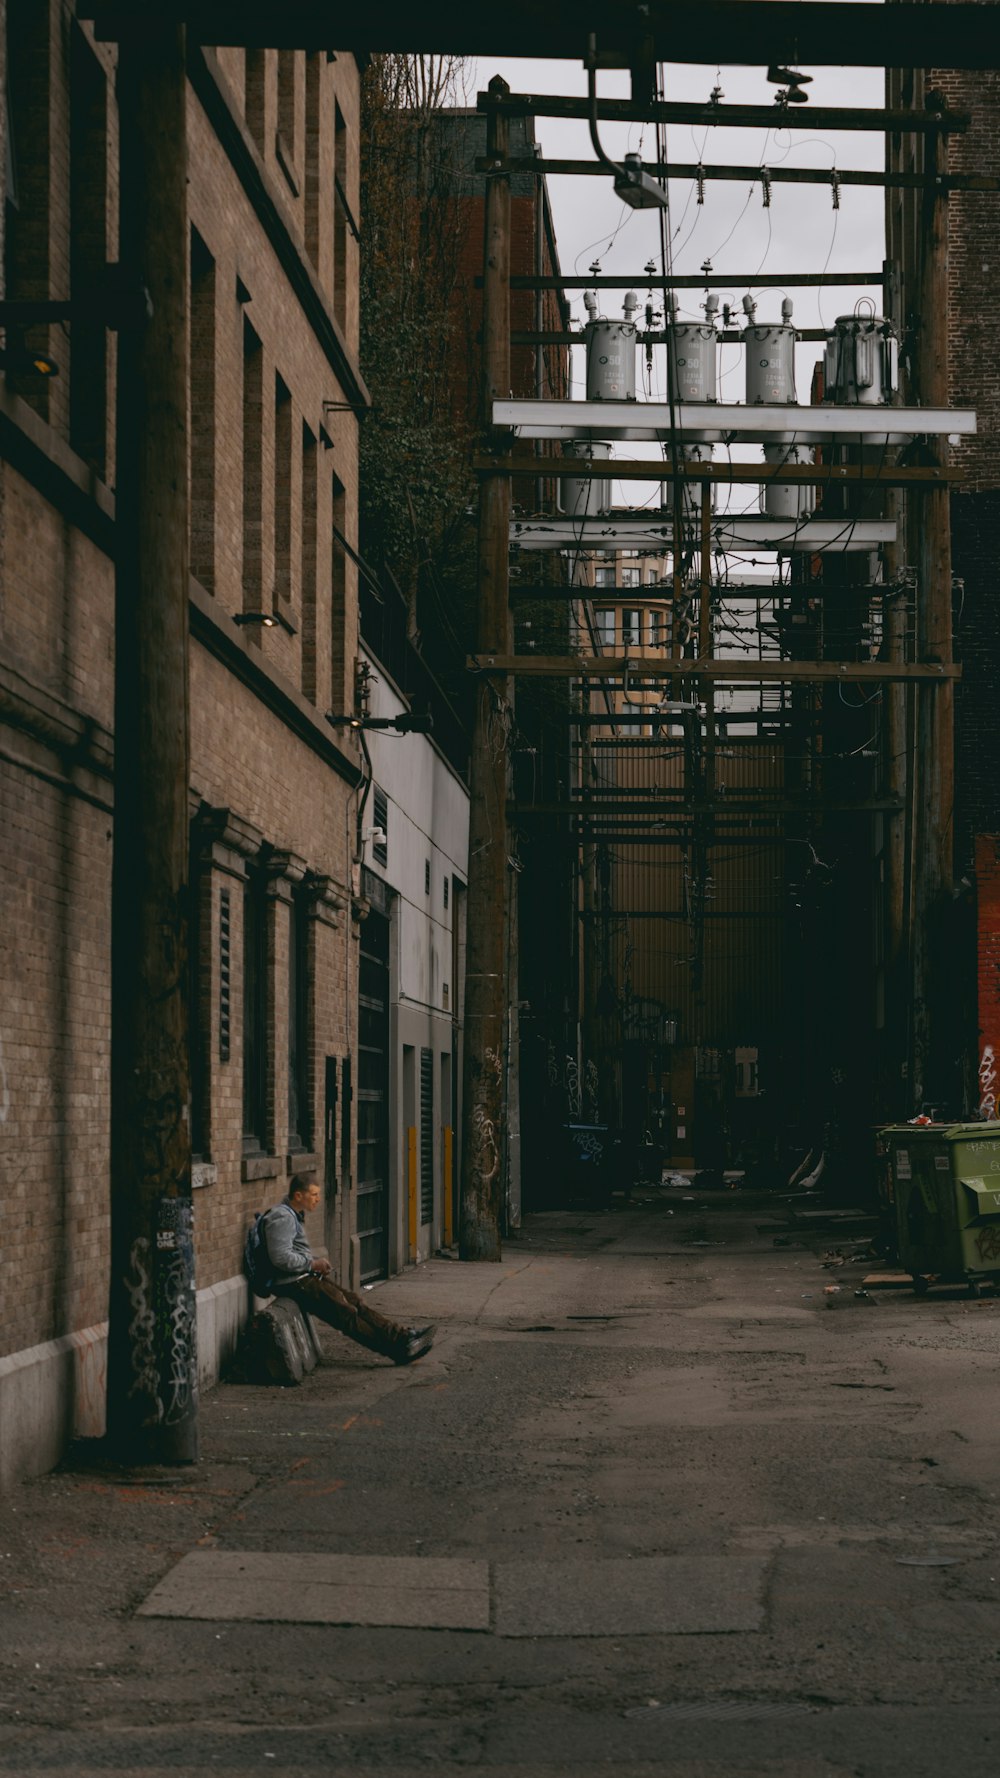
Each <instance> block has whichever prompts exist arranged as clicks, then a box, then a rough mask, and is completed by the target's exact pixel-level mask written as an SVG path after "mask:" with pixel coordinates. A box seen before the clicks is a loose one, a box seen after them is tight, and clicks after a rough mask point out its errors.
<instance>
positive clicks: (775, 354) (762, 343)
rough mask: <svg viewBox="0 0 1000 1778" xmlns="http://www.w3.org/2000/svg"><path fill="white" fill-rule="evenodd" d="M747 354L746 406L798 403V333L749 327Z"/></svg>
mask: <svg viewBox="0 0 1000 1778" xmlns="http://www.w3.org/2000/svg"><path fill="white" fill-rule="evenodd" d="M743 345H744V349H745V352H746V378H747V406H748V407H759V406H760V405H761V404H762V403H768V402H776V403H778V404H779V405H782V406H784V405H788V404H790V403H792V402H794V400H795V329H794V327H786V326H783V325H780V324H777V323H776V324H775V325H774V326H773V327H747V328H745V329H744V332H743Z"/></svg>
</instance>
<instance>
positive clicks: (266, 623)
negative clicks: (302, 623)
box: [233, 611, 295, 636]
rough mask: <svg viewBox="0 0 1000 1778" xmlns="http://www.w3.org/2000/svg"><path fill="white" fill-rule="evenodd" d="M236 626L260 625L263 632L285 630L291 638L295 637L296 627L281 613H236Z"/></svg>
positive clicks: (234, 615)
mask: <svg viewBox="0 0 1000 1778" xmlns="http://www.w3.org/2000/svg"><path fill="white" fill-rule="evenodd" d="M233 622H234V624H240V625H243V624H259V625H260V627H261V629H262V630H284V631H286V633H287V634H288V635H289V636H294V635H295V625H294V624H293V623H290V622H289V620H288V618H287V617H283V616H282V614H281V612H280V611H234V612H233Z"/></svg>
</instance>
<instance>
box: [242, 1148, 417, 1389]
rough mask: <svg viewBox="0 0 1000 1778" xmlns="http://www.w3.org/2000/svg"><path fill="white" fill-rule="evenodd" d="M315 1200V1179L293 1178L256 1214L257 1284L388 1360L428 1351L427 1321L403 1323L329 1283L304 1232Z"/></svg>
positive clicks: (404, 1360) (408, 1359) (407, 1359)
mask: <svg viewBox="0 0 1000 1778" xmlns="http://www.w3.org/2000/svg"><path fill="white" fill-rule="evenodd" d="M319 1199H320V1190H319V1186H318V1185H317V1184H316V1182H315V1180H312V1179H308V1178H303V1179H296V1180H293V1182H292V1185H291V1187H290V1188H289V1192H288V1196H287V1197H286V1198H283V1199H282V1201H281V1203H280V1204H275V1205H274V1206H273V1208H272V1209H270V1210H268V1211H267V1212H266V1214H265V1215H264V1216H263V1217H262V1218H261V1222H260V1226H261V1231H262V1234H263V1242H264V1247H265V1249H266V1252H267V1259H268V1268H269V1272H270V1275H269V1277H267V1278H266V1279H264V1280H262V1281H261V1282H262V1286H265V1285H266V1287H267V1288H268V1289H269V1290H271V1291H273V1293H274V1295H275V1296H290V1297H292V1298H293V1299H294V1301H295V1302H297V1303H298V1305H299V1307H300V1308H302V1309H304V1310H305V1311H306V1313H307V1314H309V1315H318V1316H319V1318H320V1320H321V1321H326V1322H328V1323H329V1325H330V1326H331V1327H335V1328H337V1330H338V1331H339V1332H340V1333H343V1334H347V1336H348V1338H349V1339H352V1340H357V1342H358V1344H359V1346H367V1347H368V1348H369V1350H370V1351H372V1352H380V1353H381V1354H382V1356H383V1357H384V1358H391V1359H392V1361H393V1363H394V1364H412V1363H413V1360H414V1359H415V1358H422V1357H423V1355H424V1353H425V1352H429V1351H430V1349H431V1344H432V1342H433V1339H434V1331H435V1330H434V1328H433V1326H428V1327H403V1326H402V1325H401V1324H400V1323H399V1322H398V1321H390V1320H389V1319H388V1317H387V1316H385V1315H380V1314H379V1312H378V1310H377V1309H373V1308H372V1307H371V1306H370V1304H368V1303H366V1302H365V1301H364V1300H363V1299H362V1298H361V1297H359V1296H355V1294H354V1292H353V1290H347V1289H346V1288H345V1287H344V1285H342V1284H335V1283H334V1280H333V1278H332V1277H331V1276H330V1270H331V1268H330V1261H329V1260H328V1259H316V1258H314V1257H313V1251H312V1248H311V1247H310V1245H309V1241H308V1238H307V1236H306V1231H305V1217H306V1211H307V1210H315V1208H316V1206H317V1204H318V1203H319Z"/></svg>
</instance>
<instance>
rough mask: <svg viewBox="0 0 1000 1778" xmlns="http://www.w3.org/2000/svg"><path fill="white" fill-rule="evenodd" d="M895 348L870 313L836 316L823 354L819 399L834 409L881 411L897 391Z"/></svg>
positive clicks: (883, 324) (888, 331)
mask: <svg viewBox="0 0 1000 1778" xmlns="http://www.w3.org/2000/svg"><path fill="white" fill-rule="evenodd" d="M898 361H899V346H898V342H897V340H896V336H895V334H894V332H893V329H892V322H891V321H886V320H884V319H883V317H882V316H881V315H876V314H875V312H874V310H871V311H869V312H865V313H858V314H855V315H838V316H837V319H836V321H835V322H834V324H833V328H832V330H831V332H830V333H829V334H828V335H827V342H826V350H825V351H824V354H823V397H824V400H825V401H829V402H833V403H835V404H836V405H837V406H844V407H852V406H862V407H884V406H888V405H890V404H891V403H892V400H893V398H894V396H895V394H896V390H897V387H898Z"/></svg>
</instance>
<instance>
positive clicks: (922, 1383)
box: [0, 1182, 1000, 1778]
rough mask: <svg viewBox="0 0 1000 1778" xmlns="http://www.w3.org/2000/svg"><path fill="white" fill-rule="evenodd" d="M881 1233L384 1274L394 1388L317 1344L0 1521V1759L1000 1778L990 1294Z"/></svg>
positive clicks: (360, 1770)
mask: <svg viewBox="0 0 1000 1778" xmlns="http://www.w3.org/2000/svg"><path fill="white" fill-rule="evenodd" d="M872 1232H873V1227H872V1223H871V1221H870V1220H869V1219H866V1218H865V1217H864V1216H862V1215H860V1214H856V1213H853V1212H852V1211H850V1209H849V1208H841V1209H839V1210H837V1209H834V1208H832V1207H831V1206H829V1205H824V1204H823V1203H822V1202H821V1201H819V1200H817V1199H815V1198H813V1197H811V1196H804V1197H803V1196H800V1197H791V1198H788V1197H765V1196H763V1195H756V1194H750V1193H747V1192H743V1191H739V1190H723V1191H718V1192H712V1193H707V1194H706V1193H699V1192H698V1191H696V1190H695V1188H694V1187H693V1186H692V1185H691V1184H690V1183H688V1182H677V1183H673V1184H668V1185H665V1186H662V1187H646V1188H643V1189H642V1190H641V1192H639V1193H637V1194H636V1195H635V1196H634V1197H633V1200H632V1202H631V1203H630V1204H629V1205H628V1206H623V1205H622V1204H621V1201H620V1200H616V1204H615V1207H614V1208H613V1209H612V1210H611V1211H610V1212H608V1213H603V1212H598V1211H592V1210H591V1209H590V1208H589V1207H587V1206H585V1205H582V1206H575V1207H570V1208H568V1209H566V1210H560V1211H550V1212H547V1213H545V1214H540V1215H537V1216H533V1217H530V1218H528V1219H527V1221H526V1223H525V1226H524V1228H523V1229H522V1230H521V1231H520V1232H519V1234H518V1236H517V1238H514V1239H511V1240H510V1241H509V1242H508V1243H507V1245H506V1248H505V1253H504V1259H503V1262H502V1264H498V1265H463V1264H461V1263H460V1262H459V1261H457V1260H455V1259H453V1258H449V1257H440V1258H437V1259H434V1260H432V1261H431V1262H430V1263H428V1264H426V1265H424V1266H421V1267H420V1268H418V1269H415V1270H411V1271H409V1272H407V1273H406V1274H404V1275H403V1276H402V1277H400V1278H396V1279H392V1280H390V1281H389V1282H387V1283H385V1284H384V1285H381V1286H379V1287H377V1289H376V1290H375V1291H374V1292H373V1300H374V1301H375V1302H377V1304H378V1306H379V1307H380V1308H381V1309H384V1310H385V1311H387V1312H388V1313H389V1314H391V1315H393V1316H394V1317H396V1318H398V1319H401V1320H405V1321H412V1322H421V1323H422V1322H425V1321H436V1322H437V1324H438V1330H439V1331H438V1336H437V1340H436V1343H435V1345H434V1348H433V1351H432V1352H431V1354H430V1355H429V1356H428V1357H427V1358H425V1359H422V1360H421V1361H420V1362H419V1363H417V1364H415V1365H414V1366H412V1367H411V1368H408V1369H396V1368H394V1367H393V1366H391V1365H389V1364H387V1363H386V1362H385V1361H384V1360H380V1359H378V1358H377V1357H374V1356H373V1355H371V1354H368V1353H366V1352H364V1351H362V1350H361V1349H359V1348H358V1347H356V1346H353V1345H352V1344H350V1343H349V1342H348V1341H346V1340H344V1339H342V1338H341V1337H340V1336H339V1335H337V1334H335V1333H333V1332H331V1331H329V1330H327V1329H323V1330H322V1334H321V1338H322V1343H323V1348H324V1354H325V1362H324V1364H323V1366H322V1367H321V1368H320V1369H318V1370H317V1371H315V1372H314V1373H313V1374H312V1375H311V1376H310V1377H308V1378H307V1379H306V1381H305V1382H304V1383H303V1385H302V1386H301V1387H300V1388H297V1389H287V1390H279V1389H266V1388H261V1387H256V1386H251V1385H247V1384H241V1383H229V1384H224V1385H222V1386H220V1387H219V1388H218V1389H216V1390H214V1391H212V1392H211V1393H210V1394H209V1395H207V1396H206V1397H205V1398H204V1400H203V1403H202V1409H201V1448H202V1459H201V1462H200V1463H199V1464H198V1465H197V1466H196V1467H194V1468H192V1469H179V1470H167V1469H157V1470H155V1471H153V1470H143V1471H139V1472H134V1471H132V1472H126V1471H120V1470H117V1469H115V1468H114V1467H112V1466H110V1465H109V1464H108V1463H107V1462H106V1461H105V1460H104V1459H103V1458H102V1455H101V1452H100V1451H99V1450H97V1449H95V1450H87V1449H77V1450H75V1451H74V1452H73V1453H72V1456H71V1459H70V1461H69V1462H68V1463H67V1465H66V1466H65V1467H64V1468H63V1469H62V1470H61V1471H60V1472H58V1473H57V1474H54V1475H51V1476H47V1477H43V1478H41V1479H39V1480H37V1481H34V1482H32V1483H29V1484H26V1485H24V1486H23V1487H21V1488H19V1489H17V1490H15V1491H14V1492H13V1493H11V1494H10V1495H7V1496H4V1497H3V1498H2V1499H0V1528H2V1529H0V1539H2V1541H0V1622H2V1639H0V1646H2V1652H0V1773H11V1774H15V1773H16V1774H19V1775H20V1774H24V1775H28V1774H33V1773H39V1774H42V1773H44V1774H46V1778H89V1775H90V1774H92V1773H120V1774H128V1778H166V1774H170V1775H171V1778H204V1775H205V1774H209V1773H211V1774H219V1778H237V1775H239V1778H246V1775H247V1774H254V1775H256V1774H260V1773H275V1772H281V1771H289V1772H296V1773H297V1772H302V1773H312V1772H316V1773H317V1774H319V1773H338V1774H339V1773H341V1772H345V1773H348V1772H349V1773H351V1774H352V1778H376V1775H377V1778H417V1775H418V1774H419V1775H420V1778H427V1775H428V1774H430V1775H436V1774H441V1775H442V1778H451V1775H456V1778H457V1775H459V1774H469V1775H471V1774H482V1775H483V1778H570V1775H572V1778H597V1775H598V1774H600V1775H601V1778H604V1775H606V1774H607V1773H609V1772H614V1773H615V1775H616V1778H619V1775H625V1778H628V1775H630V1774H635V1775H639V1774H643V1775H653V1774H657V1775H658V1774H669V1775H670V1778H732V1775H733V1774H746V1775H748V1778H757V1775H760V1778H763V1775H764V1774H767V1775H768V1778H813V1775H814V1774H815V1775H816V1778H820V1775H824V1778H825V1775H827V1774H838V1775H840V1774H850V1775H859V1778H896V1775H897V1774H906V1775H907V1778H910V1775H916V1778H922V1775H924V1774H926V1775H927V1778H930V1774H932V1773H933V1774H934V1778H941V1775H942V1774H943V1775H945V1778H950V1775H951V1774H959V1773H961V1774H963V1775H964V1778H980V1775H982V1778H986V1775H987V1774H989V1775H990V1778H995V1775H996V1773H997V1772H998V1770H1000V1549H998V1547H997V1545H998V1530H1000V1519H998V1510H997V1498H998V1490H1000V1461H998V1459H1000V1417H998V1415H997V1411H996V1401H997V1369H998V1361H1000V1298H994V1296H993V1295H992V1294H984V1295H983V1296H982V1297H981V1298H980V1299H979V1300H973V1299H971V1298H969V1297H968V1296H967V1295H966V1294H965V1293H964V1292H963V1291H961V1290H958V1289H951V1288H945V1287H938V1288H935V1289H932V1291H931V1292H930V1294H929V1295H928V1296H926V1297H923V1298H917V1297H916V1296H914V1294H913V1293H912V1291H911V1290H910V1289H908V1288H903V1287H900V1285H898V1284H893V1283H892V1282H891V1281H886V1279H885V1271H886V1268H885V1266H884V1265H883V1264H882V1263H881V1262H880V1261H879V1260H878V1259H874V1258H872V1257H871V1250H870V1240H871V1236H872ZM873 1275H880V1276H881V1280H882V1281H881V1282H878V1283H872V1284H871V1285H870V1286H866V1285H865V1282H864V1281H865V1279H866V1278H869V1277H872V1276H873ZM858 1292H862V1293H863V1294H860V1295H859V1294H856V1293H858Z"/></svg>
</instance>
